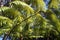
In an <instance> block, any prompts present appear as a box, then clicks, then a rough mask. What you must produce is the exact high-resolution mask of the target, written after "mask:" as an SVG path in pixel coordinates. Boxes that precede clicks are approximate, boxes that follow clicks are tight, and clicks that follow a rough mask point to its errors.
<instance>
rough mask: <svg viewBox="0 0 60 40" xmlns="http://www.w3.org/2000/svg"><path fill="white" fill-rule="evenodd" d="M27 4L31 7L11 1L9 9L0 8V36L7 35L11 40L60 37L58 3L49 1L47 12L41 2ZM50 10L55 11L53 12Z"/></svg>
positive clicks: (32, 0) (38, 0) (53, 0)
mask: <svg viewBox="0 0 60 40" xmlns="http://www.w3.org/2000/svg"><path fill="white" fill-rule="evenodd" d="M24 1H25V0H24ZM29 2H30V4H31V6H30V5H28V4H27V3H25V2H22V1H19V0H13V2H10V4H9V5H10V6H9V7H5V6H4V7H1V8H0V35H2V34H6V33H8V34H7V35H8V36H11V37H13V39H12V40H16V39H15V38H20V37H23V38H24V37H29V38H39V37H42V38H45V37H50V36H52V35H54V36H56V37H57V39H58V37H60V36H59V35H60V20H59V19H58V18H59V17H58V15H60V12H59V10H58V8H59V7H58V5H59V2H58V1H57V0H50V2H49V5H48V6H49V7H48V9H47V10H46V9H45V8H46V4H45V2H44V1H43V0H31V1H30V0H29ZM51 8H54V9H57V10H55V12H54V11H52V9H51ZM41 14H43V15H44V16H45V17H43V15H41ZM50 34H51V35H50Z"/></svg>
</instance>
